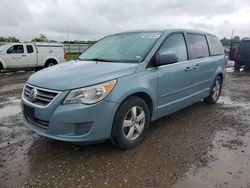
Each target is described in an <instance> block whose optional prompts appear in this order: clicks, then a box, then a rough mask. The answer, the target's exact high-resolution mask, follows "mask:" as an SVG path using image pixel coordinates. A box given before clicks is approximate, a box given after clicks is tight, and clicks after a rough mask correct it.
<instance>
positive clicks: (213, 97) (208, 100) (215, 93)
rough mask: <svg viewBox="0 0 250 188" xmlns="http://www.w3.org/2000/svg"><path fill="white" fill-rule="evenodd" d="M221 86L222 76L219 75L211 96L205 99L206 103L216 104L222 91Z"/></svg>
mask: <svg viewBox="0 0 250 188" xmlns="http://www.w3.org/2000/svg"><path fill="white" fill-rule="evenodd" d="M221 86H222V79H221V77H220V76H217V77H216V78H215V80H214V83H213V86H212V88H211V90H210V94H209V96H208V97H207V98H205V99H204V101H205V103H207V104H215V103H216V102H217V101H218V100H219V98H220V93H221Z"/></svg>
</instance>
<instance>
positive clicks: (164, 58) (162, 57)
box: [155, 51, 178, 66]
mask: <svg viewBox="0 0 250 188" xmlns="http://www.w3.org/2000/svg"><path fill="white" fill-rule="evenodd" d="M155 58H156V65H157V66H161V65H166V64H171V63H176V62H178V57H177V56H176V52H173V51H165V52H158V53H157V54H156V56H155Z"/></svg>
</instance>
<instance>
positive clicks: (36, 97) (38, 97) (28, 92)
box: [23, 84, 59, 106]
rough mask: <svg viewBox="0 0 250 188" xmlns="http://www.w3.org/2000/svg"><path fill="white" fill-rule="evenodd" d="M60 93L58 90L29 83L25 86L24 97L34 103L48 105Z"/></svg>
mask: <svg viewBox="0 0 250 188" xmlns="http://www.w3.org/2000/svg"><path fill="white" fill-rule="evenodd" d="M58 93H59V92H58V91H51V90H46V89H42V88H37V87H34V86H31V85H28V84H27V85H26V86H25V88H24V92H23V97H24V98H25V99H26V100H27V101H29V102H31V103H33V104H36V105H39V106H47V105H49V104H50V102H51V101H52V100H53V99H54V98H55V97H56V96H57V95H58Z"/></svg>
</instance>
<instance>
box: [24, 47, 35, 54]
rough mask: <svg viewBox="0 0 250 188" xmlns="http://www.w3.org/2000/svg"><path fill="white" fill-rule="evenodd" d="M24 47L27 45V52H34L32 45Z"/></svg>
mask: <svg viewBox="0 0 250 188" xmlns="http://www.w3.org/2000/svg"><path fill="white" fill-rule="evenodd" d="M26 47H27V52H28V53H29V54H31V53H33V52H34V50H33V47H32V45H27V46H26Z"/></svg>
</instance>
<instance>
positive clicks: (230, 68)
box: [226, 67, 234, 72]
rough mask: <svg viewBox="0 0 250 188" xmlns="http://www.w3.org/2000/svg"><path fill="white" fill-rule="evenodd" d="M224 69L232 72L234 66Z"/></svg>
mask: <svg viewBox="0 0 250 188" xmlns="http://www.w3.org/2000/svg"><path fill="white" fill-rule="evenodd" d="M226 71H227V72H234V68H233V67H229V68H226Z"/></svg>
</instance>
